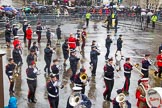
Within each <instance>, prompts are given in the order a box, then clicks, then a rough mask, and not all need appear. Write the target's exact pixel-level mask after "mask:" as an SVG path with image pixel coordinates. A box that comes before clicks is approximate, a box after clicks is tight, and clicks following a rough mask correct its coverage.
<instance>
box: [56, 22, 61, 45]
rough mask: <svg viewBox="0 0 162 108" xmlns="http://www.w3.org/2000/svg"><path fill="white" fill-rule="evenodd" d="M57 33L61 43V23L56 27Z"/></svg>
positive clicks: (58, 40) (58, 41)
mask: <svg viewBox="0 0 162 108" xmlns="http://www.w3.org/2000/svg"><path fill="white" fill-rule="evenodd" d="M56 34H57V44H60V40H61V28H60V25H58V27H57V29H56Z"/></svg>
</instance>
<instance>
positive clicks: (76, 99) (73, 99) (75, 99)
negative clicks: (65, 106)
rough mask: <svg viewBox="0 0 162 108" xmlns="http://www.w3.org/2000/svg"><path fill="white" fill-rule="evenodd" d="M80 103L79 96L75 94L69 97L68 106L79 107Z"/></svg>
mask: <svg viewBox="0 0 162 108" xmlns="http://www.w3.org/2000/svg"><path fill="white" fill-rule="evenodd" d="M80 102H81V96H80V94H76V95H71V96H70V98H69V104H70V105H71V106H73V107H75V106H77V105H79V104H80Z"/></svg>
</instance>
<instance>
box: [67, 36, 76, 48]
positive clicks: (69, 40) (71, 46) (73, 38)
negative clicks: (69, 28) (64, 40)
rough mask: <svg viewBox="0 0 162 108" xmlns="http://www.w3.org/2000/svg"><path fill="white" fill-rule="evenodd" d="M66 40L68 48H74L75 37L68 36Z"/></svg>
mask: <svg viewBox="0 0 162 108" xmlns="http://www.w3.org/2000/svg"><path fill="white" fill-rule="evenodd" d="M68 42H69V47H70V49H75V48H76V38H75V37H69V39H68Z"/></svg>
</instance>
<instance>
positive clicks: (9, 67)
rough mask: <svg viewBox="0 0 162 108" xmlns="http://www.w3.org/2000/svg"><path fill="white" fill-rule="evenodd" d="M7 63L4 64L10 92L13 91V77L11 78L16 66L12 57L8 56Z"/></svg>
mask: <svg viewBox="0 0 162 108" xmlns="http://www.w3.org/2000/svg"><path fill="white" fill-rule="evenodd" d="M8 62H9V63H8V64H7V65H6V70H5V71H6V74H7V76H8V79H9V81H10V87H9V92H10V93H14V90H13V88H14V84H15V83H14V79H13V76H14V70H15V68H16V64H15V63H14V60H13V58H9V59H8Z"/></svg>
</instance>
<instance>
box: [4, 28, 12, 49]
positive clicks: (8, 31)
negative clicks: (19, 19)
mask: <svg viewBox="0 0 162 108" xmlns="http://www.w3.org/2000/svg"><path fill="white" fill-rule="evenodd" d="M11 32H12V31H11V29H10V28H6V30H5V39H6V45H7V47H10V44H11Z"/></svg>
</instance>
